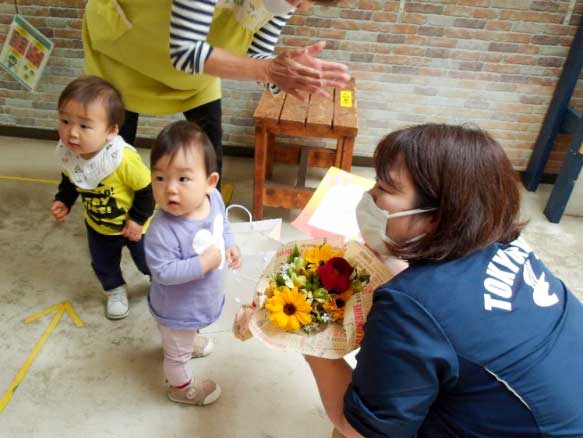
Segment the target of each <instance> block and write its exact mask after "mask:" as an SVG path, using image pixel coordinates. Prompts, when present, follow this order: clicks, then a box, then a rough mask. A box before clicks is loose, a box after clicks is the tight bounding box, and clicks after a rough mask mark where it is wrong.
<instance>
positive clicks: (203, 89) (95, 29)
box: [83, 0, 330, 171]
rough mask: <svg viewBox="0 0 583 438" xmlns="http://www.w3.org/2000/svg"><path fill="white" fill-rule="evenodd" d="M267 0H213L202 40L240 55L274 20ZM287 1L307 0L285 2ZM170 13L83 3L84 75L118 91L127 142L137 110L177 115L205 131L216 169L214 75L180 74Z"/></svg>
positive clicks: (125, 3) (156, 5)
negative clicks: (173, 51) (172, 48)
mask: <svg viewBox="0 0 583 438" xmlns="http://www.w3.org/2000/svg"><path fill="white" fill-rule="evenodd" d="M278 1H279V0H278ZM273 2H274V0H218V2H217V5H216V6H215V8H214V12H213V15H212V22H211V25H210V28H209V32H208V34H207V40H206V41H207V43H208V44H209V45H210V46H212V47H215V48H221V49H225V50H226V51H228V52H230V53H232V54H235V55H240V56H244V55H245V54H246V52H247V49H248V48H249V46H250V45H251V42H252V41H253V37H254V35H255V33H256V32H257V31H258V30H259V29H261V28H262V27H263V26H264V25H265V24H266V23H267V22H268V21H269V20H270V19H272V18H273V13H271V12H269V10H268V9H267V7H266V4H269V3H273ZM329 2H330V0H328V1H325V0H322V1H321V3H329ZM289 3H290V4H292V5H298V4H301V3H308V4H311V3H312V2H308V1H306V0H289ZM284 4H285V2H284ZM210 7H212V6H210ZM171 10H172V0H155V1H151V0H88V2H87V5H86V9H85V14H84V17H83V48H84V54H85V66H84V69H85V73H86V74H93V75H97V76H100V77H102V78H104V79H106V80H108V81H109V82H111V83H112V84H113V85H114V86H115V87H116V88H117V89H118V90H119V91H120V92H121V93H122V96H123V98H124V102H125V105H126V110H127V113H126V123H125V124H124V126H123V127H122V129H121V130H120V135H122V136H123V137H124V139H125V140H126V141H127V142H128V143H130V144H132V143H133V142H134V140H135V133H136V128H137V122H138V114H139V113H145V114H152V115H163V114H175V113H177V112H183V113H184V114H185V116H186V118H187V119H189V120H194V121H196V122H197V123H198V124H199V125H200V126H201V128H202V129H203V130H204V131H205V132H206V133H207V135H208V136H209V138H210V140H211V142H212V143H213V145H214V146H215V149H216V151H217V159H218V162H219V171H220V170H221V163H222V144H221V137H222V128H221V102H220V98H221V84H220V79H219V78H218V77H214V76H210V75H208V74H192V73H187V72H183V71H179V70H177V69H176V68H175V66H174V65H173V64H172V61H171V57H170V49H169V45H170V18H171Z"/></svg>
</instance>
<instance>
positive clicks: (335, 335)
mask: <svg viewBox="0 0 583 438" xmlns="http://www.w3.org/2000/svg"><path fill="white" fill-rule="evenodd" d="M390 278H391V274H390V272H389V271H388V270H387V269H386V268H385V267H384V265H383V264H382V263H381V262H380V261H379V260H378V259H377V258H376V257H375V255H374V254H373V253H372V252H371V251H370V250H369V249H368V248H366V247H365V246H363V245H361V244H359V243H356V242H352V241H351V242H348V243H347V244H345V243H344V241H343V239H342V238H327V239H316V240H307V241H298V242H291V243H289V244H286V245H283V246H282V247H281V248H280V249H279V250H278V251H277V253H276V255H275V257H274V258H273V259H272V260H271V262H270V263H269V265H268V266H267V267H266V268H265V270H264V272H263V274H262V276H261V278H260V280H259V282H258V283H257V287H256V290H255V298H254V300H253V303H252V304H251V305H248V306H244V307H243V308H242V309H241V310H240V311H239V314H238V316H237V317H236V319H235V325H234V331H235V335H236V336H237V337H238V338H240V339H247V338H248V337H251V336H252V335H254V336H255V337H257V338H258V339H260V340H261V341H262V342H264V343H265V344H267V345H268V346H269V347H272V348H276V349H280V350H291V351H299V352H302V353H304V354H311V355H316V356H321V357H328V358H338V357H342V356H344V355H345V354H347V353H349V352H350V351H352V350H354V349H356V348H357V347H358V345H359V344H360V340H361V339H362V335H363V330H362V327H363V325H364V323H365V321H366V316H367V314H368V311H369V310H370V307H371V305H372V295H373V292H374V290H375V289H376V288H377V287H378V286H379V285H381V284H383V283H385V282H386V281H388V280H389V279H390Z"/></svg>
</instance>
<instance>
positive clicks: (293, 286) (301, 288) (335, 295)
mask: <svg viewBox="0 0 583 438" xmlns="http://www.w3.org/2000/svg"><path fill="white" fill-rule="evenodd" d="M343 256H344V251H343V250H341V249H338V248H333V247H332V246H331V245H330V244H329V243H328V242H325V243H322V244H321V245H318V246H304V247H303V248H302V250H301V251H300V249H299V248H298V246H297V245H294V248H293V252H292V253H291V254H290V255H289V257H288V258H287V260H286V263H283V264H282V265H280V266H279V269H278V270H277V271H276V272H275V273H273V274H271V280H270V281H269V285H268V287H267V289H266V290H265V295H266V297H267V301H266V303H265V308H266V309H267V310H268V311H269V314H270V315H269V320H270V321H271V323H272V324H273V325H274V326H275V327H278V328H280V329H283V330H287V331H296V330H300V329H301V330H303V331H304V332H306V333H313V332H316V331H319V330H321V329H322V328H324V327H325V326H326V325H327V324H328V323H329V322H337V323H340V324H341V323H342V321H343V319H344V309H345V307H346V302H347V301H348V300H349V298H350V297H351V296H352V295H354V294H355V293H359V292H360V291H362V289H363V288H364V286H366V284H368V282H369V281H370V275H369V274H368V273H367V272H366V270H361V271H360V272H359V270H358V268H356V267H354V266H352V265H351V264H350V262H348V260H346V259H345V258H344V257H343Z"/></svg>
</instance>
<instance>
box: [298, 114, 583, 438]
mask: <svg viewBox="0 0 583 438" xmlns="http://www.w3.org/2000/svg"><path fill="white" fill-rule="evenodd" d="M374 161H375V170H376V175H377V183H376V185H375V186H374V188H373V189H372V190H370V192H368V193H365V194H364V196H363V198H362V200H361V202H360V204H359V206H358V209H357V220H358V224H359V227H360V229H361V232H362V234H363V237H364V239H365V241H366V243H367V244H368V245H369V246H370V247H371V248H372V249H373V250H375V251H376V252H377V253H379V255H380V256H382V255H387V254H393V255H395V256H397V257H399V258H401V259H404V260H407V261H408V262H409V265H410V267H409V268H408V269H406V270H404V271H403V272H401V273H400V274H398V275H397V276H395V277H394V278H393V279H392V280H391V281H390V282H388V283H387V284H385V285H383V286H382V287H380V288H379V289H378V290H377V291H376V292H375V296H374V303H373V306H372V309H371V311H370V314H369V315H368V320H367V322H366V325H365V327H364V331H365V333H364V339H363V341H362V344H361V349H360V352H359V353H358V355H357V357H356V358H357V365H356V368H355V369H354V370H352V369H351V368H350V367H349V366H348V364H347V363H346V362H345V361H344V360H342V359H339V360H329V359H321V358H316V357H310V356H307V357H306V360H307V361H308V363H309V365H310V367H311V369H312V371H313V374H314V377H315V379H316V382H317V385H318V389H319V391H320V395H321V397H322V400H323V402H324V406H325V408H326V412H327V413H328V416H329V417H330V419H331V420H332V422H333V423H334V425H335V427H336V428H337V429H338V430H339V431H340V432H341V433H342V434H344V435H345V436H346V437H358V436H365V437H367V438H374V437H395V438H397V437H398V438H405V437H407V438H409V437H424V438H425V437H427V438H441V437H448V438H451V437H492V438H494V437H495V438H510V437H512V438H515V437H543V436H544V437H583V306H582V305H581V303H580V302H579V301H578V300H577V298H576V297H575V296H574V295H573V294H572V293H571V292H570V291H569V290H568V289H567V287H566V286H565V285H564V284H563V283H562V282H561V281H560V280H559V279H558V278H556V277H555V276H554V275H553V274H552V273H551V272H550V271H549V270H548V269H547V268H546V267H545V265H544V264H543V263H542V261H541V260H540V259H539V258H538V257H537V255H536V254H535V253H534V252H533V251H532V249H531V248H530V247H529V246H528V244H527V243H526V242H525V241H524V239H523V238H521V237H520V231H521V229H522V226H523V224H521V223H520V222H519V217H518V215H519V207H520V193H519V190H518V186H517V183H516V180H515V175H514V172H513V169H512V166H511V164H510V161H509V160H508V158H507V157H506V155H505V153H504V151H503V149H502V148H501V147H500V145H499V144H498V143H497V142H496V141H494V139H492V137H490V136H489V135H488V134H486V133H485V132H482V131H480V130H477V129H468V128H465V127H459V126H447V125H421V126H416V127H412V128H408V129H403V130H400V131H396V132H393V133H391V134H389V135H388V136H387V137H385V138H384V139H383V140H382V141H381V142H380V144H379V145H378V147H377V149H376V151H375V155H374Z"/></svg>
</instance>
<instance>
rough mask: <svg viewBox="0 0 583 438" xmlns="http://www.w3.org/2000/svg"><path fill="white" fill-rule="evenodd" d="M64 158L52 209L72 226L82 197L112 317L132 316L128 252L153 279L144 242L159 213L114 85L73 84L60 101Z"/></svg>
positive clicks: (92, 80) (90, 80) (88, 80)
mask: <svg viewBox="0 0 583 438" xmlns="http://www.w3.org/2000/svg"><path fill="white" fill-rule="evenodd" d="M58 109H59V137H60V141H59V143H58V145H57V150H56V155H57V159H58V161H59V164H60V165H61V168H62V175H61V176H62V177H61V183H60V184H59V190H58V192H57V194H56V196H55V200H54V201H53V204H52V206H51V213H52V214H53V216H54V217H55V219H56V220H57V221H58V222H61V223H63V222H65V221H66V218H67V215H68V214H69V212H70V211H71V208H72V206H73V204H74V203H75V201H76V200H77V197H78V196H79V194H80V195H81V199H82V200H83V205H84V219H85V224H86V226H87V237H88V240H89V250H90V253H91V264H92V266H93V270H94V271H95V274H96V275H97V278H98V279H99V281H100V282H101V285H102V286H103V289H104V290H105V293H106V294H107V295H108V300H107V309H106V315H107V317H108V318H110V319H121V318H125V317H126V316H127V315H128V310H129V307H128V300H127V290H126V285H125V281H124V278H123V275H122V272H121V267H120V262H121V253H122V249H123V247H124V246H127V247H128V249H129V251H130V254H131V256H132V259H133V260H134V263H135V264H136V266H137V267H138V269H139V270H140V271H141V272H142V273H143V274H145V275H149V274H150V272H149V270H148V266H147V265H146V258H145V254H144V245H143V239H142V235H143V234H144V233H145V232H146V229H147V227H148V224H149V221H150V217H151V216H152V214H153V212H154V197H153V194H152V184H151V179H150V170H149V169H148V167H147V166H146V165H145V164H144V162H143V161H142V159H141V157H140V155H139V154H138V153H137V151H136V150H135V149H134V148H133V147H132V146H130V145H129V144H127V143H126V142H125V141H124V140H123V138H122V137H120V136H119V135H117V133H118V131H119V127H120V126H121V125H122V123H123V119H124V114H125V109H124V104H123V100H122V98H121V95H120V94H119V92H118V91H117V90H116V89H115V88H114V87H113V86H112V85H111V84H110V83H108V82H107V81H105V80H103V79H101V78H98V77H96V76H86V77H81V78H79V79H76V80H74V81H73V82H71V83H70V84H69V85H67V87H66V88H65V89H64V90H63V92H62V93H61V96H60V98H59V104H58Z"/></svg>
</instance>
